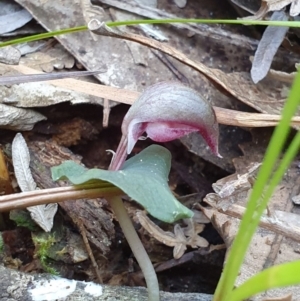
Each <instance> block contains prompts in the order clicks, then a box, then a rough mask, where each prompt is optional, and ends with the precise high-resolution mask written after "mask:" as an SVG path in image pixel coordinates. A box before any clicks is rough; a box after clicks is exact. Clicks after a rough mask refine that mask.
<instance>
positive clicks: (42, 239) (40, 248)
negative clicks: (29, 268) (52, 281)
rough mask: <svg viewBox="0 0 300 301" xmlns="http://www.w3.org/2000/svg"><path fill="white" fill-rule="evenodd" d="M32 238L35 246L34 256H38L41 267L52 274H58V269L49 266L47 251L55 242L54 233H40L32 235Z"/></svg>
mask: <svg viewBox="0 0 300 301" xmlns="http://www.w3.org/2000/svg"><path fill="white" fill-rule="evenodd" d="M32 240H33V242H34V244H35V247H36V254H35V255H36V256H37V257H38V258H39V260H40V262H41V265H42V267H43V269H44V270H45V271H46V272H47V273H50V274H52V275H59V273H58V271H56V270H55V269H54V268H52V267H51V266H50V260H49V256H48V252H49V249H50V247H51V246H52V245H53V244H54V243H56V239H55V234H53V233H52V234H48V233H41V234H38V235H33V236H32Z"/></svg>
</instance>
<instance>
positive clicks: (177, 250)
mask: <svg viewBox="0 0 300 301" xmlns="http://www.w3.org/2000/svg"><path fill="white" fill-rule="evenodd" d="M136 216H137V218H138V220H139V222H140V224H141V225H142V227H143V228H144V229H145V230H146V231H147V232H149V234H150V235H151V236H153V237H154V238H155V239H156V240H158V241H160V242H161V243H163V244H165V245H167V246H169V247H174V250H173V256H174V258H175V259H179V258H180V257H181V256H182V255H183V254H184V252H185V250H186V248H187V246H191V247H192V248H199V247H207V246H208V245H209V243H208V241H207V240H206V239H205V238H203V237H201V236H199V235H198V234H199V233H201V232H202V231H203V229H204V225H200V224H197V223H195V222H194V221H193V220H192V219H185V220H184V222H185V223H186V224H187V227H185V228H182V227H181V226H180V225H179V224H176V225H175V226H174V233H172V232H170V231H164V230H162V229H161V228H160V227H158V226H157V225H156V224H154V223H153V222H152V221H151V220H150V219H149V218H148V217H147V215H146V214H145V213H144V212H142V211H138V212H137V213H136Z"/></svg>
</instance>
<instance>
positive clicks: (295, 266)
mask: <svg viewBox="0 0 300 301" xmlns="http://www.w3.org/2000/svg"><path fill="white" fill-rule="evenodd" d="M299 269H300V260H298V261H294V262H288V263H284V264H281V265H277V266H274V267H271V268H269V269H266V270H264V271H262V272H260V273H258V274H257V275H255V276H253V277H251V278H250V279H249V280H247V281H246V282H245V283H243V284H242V285H241V286H239V287H238V288H237V289H235V290H234V291H233V292H232V293H231V295H230V300H231V301H238V300H246V299H247V298H249V297H251V296H253V295H255V294H257V293H260V292H264V291H266V290H269V289H271V288H278V287H283V286H289V285H294V284H299V283H300V273H299Z"/></svg>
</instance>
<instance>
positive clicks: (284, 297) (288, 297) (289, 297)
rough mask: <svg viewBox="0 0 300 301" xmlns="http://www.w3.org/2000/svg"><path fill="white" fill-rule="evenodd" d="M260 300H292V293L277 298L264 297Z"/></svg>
mask: <svg viewBox="0 0 300 301" xmlns="http://www.w3.org/2000/svg"><path fill="white" fill-rule="evenodd" d="M262 301H293V296H292V294H288V295H285V296H282V297H278V298H266V299H263V300H262Z"/></svg>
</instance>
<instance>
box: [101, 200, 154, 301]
mask: <svg viewBox="0 0 300 301" xmlns="http://www.w3.org/2000/svg"><path fill="white" fill-rule="evenodd" d="M106 199H107V200H108V201H109V204H110V205H111V207H112V209H113V211H114V213H115V215H116V217H117V219H118V221H119V224H120V226H121V228H122V230H123V233H124V235H125V237H126V239H127V241H128V244H129V246H130V248H131V250H132V253H133V254H134V256H135V258H136V260H137V262H138V264H139V266H140V268H141V270H142V272H143V275H144V277H145V280H146V284H147V289H148V298H149V299H148V301H159V286H158V280H157V276H156V273H155V270H154V267H153V265H152V263H151V261H150V258H149V256H148V254H147V252H146V250H145V248H144V246H143V244H142V242H141V240H140V238H139V237H138V235H137V233H136V231H135V229H134V226H133V224H132V222H131V220H130V218H129V216H128V213H127V211H126V209H125V206H124V204H123V201H122V199H121V198H120V196H114V197H109V198H106Z"/></svg>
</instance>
